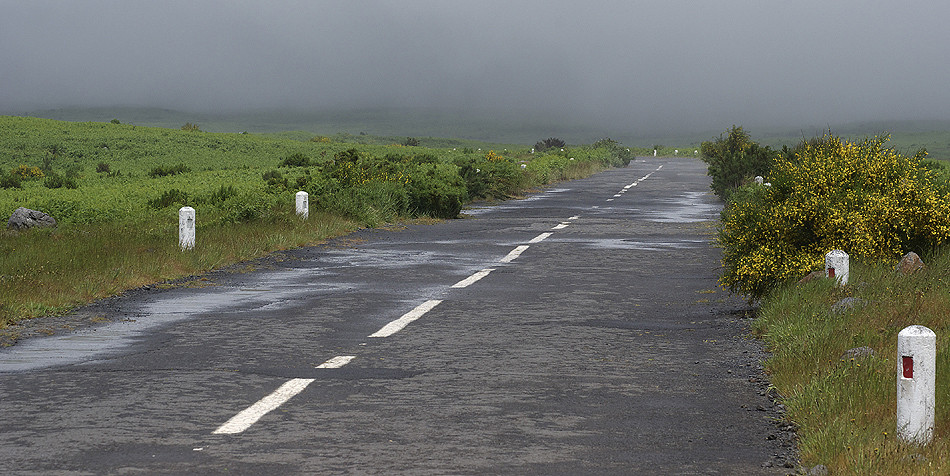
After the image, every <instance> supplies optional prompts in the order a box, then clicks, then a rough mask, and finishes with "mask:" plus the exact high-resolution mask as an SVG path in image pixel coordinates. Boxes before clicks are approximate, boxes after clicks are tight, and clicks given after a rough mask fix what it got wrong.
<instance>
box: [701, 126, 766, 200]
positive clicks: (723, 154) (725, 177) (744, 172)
mask: <svg viewBox="0 0 950 476" xmlns="http://www.w3.org/2000/svg"><path fill="white" fill-rule="evenodd" d="M728 132H729V135H728V136H727V137H725V138H723V137H722V135H720V136H719V138H718V139H716V140H715V141H713V142H703V143H702V145H700V151H701V152H702V159H703V161H704V162H706V163H707V164H709V176H710V177H712V185H711V186H710V187H711V188H712V190H713V192H714V193H715V194H716V195H717V196H719V198H721V199H723V200H728V199H729V195H730V194H731V193H732V192H733V191H734V190H735V189H737V188H739V186H740V185H742V183H743V182H746V181H748V180H749V179H750V178H752V177H755V176H757V175H761V176H763V177H764V176H766V175H768V173H769V168H770V166H771V163H772V161H774V160H775V159H776V158H777V157H778V154H777V153H776V152H775V151H773V150H772V149H771V148H769V147H762V146H760V145H759V144H756V143H755V142H753V141H752V139H751V138H750V137H749V135H748V134H746V133H745V131H743V130H742V128H741V127H736V126H732V129H731V130H729V131H728Z"/></svg>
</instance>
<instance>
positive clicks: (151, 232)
mask: <svg viewBox="0 0 950 476" xmlns="http://www.w3.org/2000/svg"><path fill="white" fill-rule="evenodd" d="M121 122H122V121H121V120H117V121H115V122H112V121H111V120H110V121H109V122H82V123H77V122H66V121H56V120H49V119H39V118H30V117H10V116H0V215H2V216H4V217H9V216H10V214H11V213H12V212H13V210H15V209H16V208H18V207H26V208H30V209H34V210H40V211H43V212H46V213H49V214H50V215H52V216H53V217H54V218H55V219H56V220H57V221H58V226H57V228H56V229H54V230H34V231H31V232H22V233H20V232H14V231H7V230H4V231H2V232H0V303H2V304H0V326H3V325H5V324H8V323H10V322H15V321H16V320H19V319H23V318H30V317H36V316H42V315H47V314H54V313H61V312H66V311H67V310H69V309H71V308H73V307H75V306H78V305H82V304H84V303H87V302H90V301H91V300H94V299H98V298H102V297H105V296H108V295H112V294H115V293H117V292H121V291H122V290H124V289H129V288H132V287H136V286H141V285H143V284H146V283H150V282H156V281H162V280H167V279H173V278H177V277H180V276H187V275H191V274H195V273H201V272H204V271H207V270H210V269H213V268H217V267H221V266H225V265H228V264H231V263H234V262H238V261H242V260H247V259H251V258H255V257H258V256H261V255H263V254H266V253H268V252H271V251H274V250H279V249H286V248H291V247H298V246H303V245H307V244H311V243H316V242H319V241H321V240H324V239H326V238H328V237H331V236H337V235H340V234H343V233H346V232H348V231H350V230H353V229H355V228H356V227H360V226H376V225H379V224H382V223H386V222H391V221H394V220H405V219H413V218H417V217H431V218H453V217H455V216H457V215H458V214H459V211H460V210H461V207H462V205H463V204H464V203H465V202H467V201H469V200H474V199H486V198H487V199H504V198H507V197H510V196H516V195H518V194H520V193H522V192H523V191H524V190H526V189H530V188H532V187H537V186H541V185H544V184H548V183H552V182H556V181H560V180H565V179H571V178H577V177H580V176H585V175H589V174H591V173H595V172H597V171H599V170H603V169H604V168H606V167H610V166H617V165H623V164H626V163H627V162H628V161H629V160H630V158H632V156H633V152H632V151H630V150H628V149H627V148H626V147H623V146H621V145H620V144H619V143H617V142H614V141H598V142H597V143H595V144H591V145H582V146H568V147H566V148H564V149H563V150H562V149H552V150H548V151H545V152H543V153H542V152H540V151H538V152H537V153H534V152H532V150H531V148H530V146H525V145H522V146H515V145H507V146H506V145H505V144H495V145H497V146H498V150H494V149H492V148H491V147H492V146H493V145H491V144H481V143H475V142H472V141H457V142H454V141H453V140H449V139H445V140H442V139H438V140H437V139H432V140H431V143H433V144H436V143H438V144H441V145H442V147H435V146H431V147H425V146H404V145H402V144H400V143H391V142H389V141H388V139H386V138H381V137H379V136H370V135H369V134H366V135H359V136H355V137H351V136H348V135H346V136H339V135H337V136H334V138H330V137H328V136H321V135H313V134H308V133H269V134H250V133H212V132H202V131H200V130H182V128H181V126H179V127H178V128H175V129H170V128H159V127H144V126H138V125H130V124H123V123H121ZM192 124H193V123H192ZM199 128H200V125H199ZM402 139H403V140H405V138H402ZM420 142H422V141H420ZM450 145H451V146H452V147H449V146H450ZM460 146H461V147H460ZM515 147H517V148H515ZM299 190H304V191H307V192H308V193H309V194H310V204H311V208H312V210H313V211H312V212H311V217H310V219H309V220H307V221H302V220H299V219H298V218H297V217H296V215H295V211H294V195H295V194H296V192H297V191H299ZM185 205H187V206H192V207H194V208H195V209H196V210H197V213H198V216H197V234H198V243H199V245H198V247H197V249H196V250H195V251H194V252H188V253H182V252H181V251H180V250H178V249H177V246H178V244H177V222H178V218H177V211H178V208H179V207H181V206H185ZM37 289H42V290H43V292H41V293H38V292H35V290H37Z"/></svg>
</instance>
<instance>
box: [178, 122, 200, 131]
mask: <svg viewBox="0 0 950 476" xmlns="http://www.w3.org/2000/svg"><path fill="white" fill-rule="evenodd" d="M181 130H183V131H193V132H201V129H199V128H198V124H192V123H190V122H186V123H185V125H183V126H181Z"/></svg>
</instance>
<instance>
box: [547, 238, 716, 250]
mask: <svg viewBox="0 0 950 476" xmlns="http://www.w3.org/2000/svg"><path fill="white" fill-rule="evenodd" d="M557 241H558V242H562V243H563V242H575V243H580V244H584V245H587V246H588V247H590V248H599V249H611V250H637V251H669V250H681V249H689V248H701V247H704V246H708V245H709V242H708V241H706V240H677V241H640V240H633V239H622V238H604V239H600V240H593V241H592V240H571V239H567V240H557Z"/></svg>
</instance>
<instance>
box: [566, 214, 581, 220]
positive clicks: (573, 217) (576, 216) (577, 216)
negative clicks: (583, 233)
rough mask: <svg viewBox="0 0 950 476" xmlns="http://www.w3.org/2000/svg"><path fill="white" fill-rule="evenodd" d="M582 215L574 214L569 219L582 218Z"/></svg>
mask: <svg viewBox="0 0 950 476" xmlns="http://www.w3.org/2000/svg"><path fill="white" fill-rule="evenodd" d="M580 217H581V216H580V215H574V216H572V217H570V218H568V220H577V219H578V218H580Z"/></svg>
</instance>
